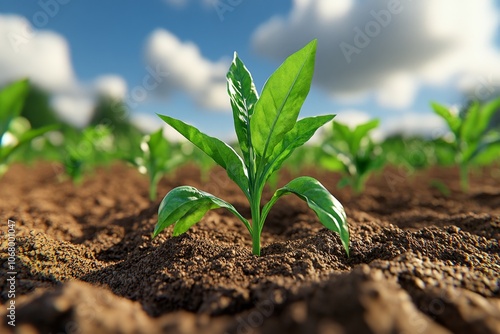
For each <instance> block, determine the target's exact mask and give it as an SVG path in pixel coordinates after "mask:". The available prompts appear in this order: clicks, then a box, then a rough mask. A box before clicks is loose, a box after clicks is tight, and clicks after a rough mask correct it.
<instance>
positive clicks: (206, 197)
mask: <svg viewBox="0 0 500 334" xmlns="http://www.w3.org/2000/svg"><path fill="white" fill-rule="evenodd" d="M217 208H225V209H228V210H229V211H230V212H232V213H233V214H234V215H235V216H236V217H238V218H239V219H240V220H241V221H242V222H243V224H245V226H246V227H247V229H248V230H249V231H250V233H252V228H251V226H250V224H249V222H248V221H247V220H246V219H245V218H243V216H241V214H240V213H239V212H238V211H237V210H236V209H235V208H234V207H233V206H232V205H231V204H229V203H227V202H226V201H224V200H222V199H220V198H218V197H215V196H214V195H212V194H209V193H207V192H204V191H201V190H198V189H196V188H194V187H190V186H182V187H177V188H174V189H172V190H171V191H170V192H169V193H168V194H167V195H166V196H165V197H164V198H163V200H162V201H161V203H160V207H159V208H158V222H157V224H156V226H155V229H154V232H153V237H156V236H157V235H158V234H159V233H160V232H161V231H163V230H164V229H165V228H167V227H169V226H170V225H173V224H175V226H174V236H177V235H180V234H182V233H184V232H186V231H187V230H188V229H189V228H190V227H191V226H193V225H194V224H196V223H197V222H198V221H200V220H201V218H202V217H203V216H204V215H205V213H206V212H207V211H209V210H212V209H217Z"/></svg>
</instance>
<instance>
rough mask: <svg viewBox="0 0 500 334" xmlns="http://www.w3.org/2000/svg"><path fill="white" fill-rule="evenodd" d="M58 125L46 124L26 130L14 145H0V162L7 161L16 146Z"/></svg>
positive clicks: (18, 146)
mask: <svg viewBox="0 0 500 334" xmlns="http://www.w3.org/2000/svg"><path fill="white" fill-rule="evenodd" d="M58 127H59V126H58V125H48V126H44V127H43V128H39V129H33V130H29V131H26V132H25V133H23V134H22V135H21V136H19V137H18V138H17V143H16V145H13V146H8V147H0V161H1V162H5V161H7V160H8V159H9V156H10V155H11V154H12V153H14V152H15V151H16V150H17V149H18V148H20V147H21V146H22V145H24V144H26V143H28V142H30V141H31V140H33V139H34V138H36V137H39V136H41V135H43V134H44V133H46V132H49V131H53V130H56V129H57V128H58Z"/></svg>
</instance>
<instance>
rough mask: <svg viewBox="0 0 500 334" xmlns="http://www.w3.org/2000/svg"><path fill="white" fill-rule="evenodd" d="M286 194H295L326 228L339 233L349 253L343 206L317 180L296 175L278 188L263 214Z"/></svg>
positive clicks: (347, 231)
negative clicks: (296, 176)
mask: <svg viewBox="0 0 500 334" xmlns="http://www.w3.org/2000/svg"><path fill="white" fill-rule="evenodd" d="M287 194H295V195H297V196H298V197H299V198H301V199H302V200H304V201H305V202H306V203H307V205H308V206H309V207H310V208H311V209H312V210H313V211H314V212H315V213H316V215H317V216H318V218H319V220H320V221H321V223H322V224H323V225H324V226H325V227H326V228H328V229H329V230H331V231H334V232H337V233H339V235H340V239H341V240H342V245H343V246H344V249H345V251H346V253H347V255H349V227H348V225H347V217H346V214H345V211H344V207H343V206H342V204H340V202H339V201H338V200H337V199H336V198H335V197H333V196H332V194H330V192H329V191H328V190H326V188H325V187H324V186H323V185H322V184H321V183H320V182H319V181H318V180H316V179H314V178H312V177H309V176H301V177H298V178H296V179H294V180H292V181H290V182H289V183H288V184H287V185H285V186H284V187H283V188H280V189H278V190H277V191H276V192H275V193H274V195H273V197H272V198H271V200H270V201H269V203H268V204H267V205H266V206H265V207H264V208H263V210H262V211H263V215H266V214H267V212H269V210H270V208H271V207H272V206H273V205H274V203H276V201H277V200H278V199H279V198H280V197H281V196H283V195H287Z"/></svg>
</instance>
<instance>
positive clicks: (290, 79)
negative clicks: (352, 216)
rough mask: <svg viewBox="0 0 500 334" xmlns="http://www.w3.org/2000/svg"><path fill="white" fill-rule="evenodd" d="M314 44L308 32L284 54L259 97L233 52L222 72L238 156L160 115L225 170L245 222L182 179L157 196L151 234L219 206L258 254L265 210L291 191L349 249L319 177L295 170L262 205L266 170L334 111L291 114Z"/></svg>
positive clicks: (305, 89) (304, 87) (185, 225)
mask: <svg viewBox="0 0 500 334" xmlns="http://www.w3.org/2000/svg"><path fill="white" fill-rule="evenodd" d="M316 44H317V42H316V40H314V41H312V42H310V43H309V44H307V45H306V46H305V47H304V48H303V49H301V50H299V51H297V52H296V53H294V54H292V55H291V56H290V57H288V58H287V59H286V60H285V62H284V63H283V64H282V65H281V66H280V67H279V68H278V69H277V70H276V71H275V72H274V73H273V74H272V75H271V76H270V77H269V79H268V80H267V82H266V84H265V85H264V88H263V89H262V93H261V96H260V97H259V96H258V94H257V90H256V89H255V85H254V83H253V79H252V76H251V74H250V72H249V71H248V70H247V68H246V67H245V66H244V64H243V62H242V61H241V60H240V59H239V57H238V55H237V54H235V56H234V60H233V62H232V64H231V67H230V69H229V72H228V74H227V88H228V93H229V96H230V101H231V107H232V110H233V118H234V127H235V131H236V135H237V138H238V143H239V145H240V148H241V152H242V157H241V156H240V155H238V154H237V153H236V151H235V150H234V149H233V148H232V147H230V146H229V145H228V144H226V143H224V142H222V141H221V140H219V139H217V138H214V137H210V136H208V135H206V134H204V133H202V132H200V131H199V130H198V129H196V128H195V127H193V126H191V125H188V124H186V123H184V122H182V121H180V120H177V119H174V118H172V117H169V116H163V115H159V116H160V117H161V119H163V120H164V121H165V122H166V123H168V124H169V125H171V126H172V127H173V128H175V129H176V130H177V131H179V133H181V134H182V135H183V136H184V137H186V139H188V140H189V141H191V142H192V143H193V144H195V145H196V146H198V147H199V148H200V149H201V150H202V151H203V152H205V153H206V154H207V155H209V156H210V157H211V158H212V159H213V160H214V161H215V162H216V163H217V164H218V165H220V166H221V167H222V168H224V169H225V170H226V172H227V174H228V176H229V178H231V179H232V180H233V181H234V182H235V183H236V184H237V185H238V186H239V188H240V189H241V190H242V191H243V193H244V194H245V196H246V197H247V199H248V201H249V203H250V210H251V215H252V220H251V223H250V222H249V221H248V220H247V219H246V218H245V217H243V216H242V215H241V214H240V213H239V212H238V211H237V210H236V209H235V208H234V207H233V206H232V205H231V204H230V203H228V202H226V201H224V200H222V199H220V198H218V197H216V196H214V195H212V194H209V193H206V192H204V191H201V190H198V189H196V188H193V187H190V186H181V187H177V188H175V189H173V190H172V191H170V192H169V193H168V194H167V195H166V196H165V198H164V199H163V201H162V202H161V204H160V207H159V210H158V222H157V224H156V226H155V229H154V232H153V237H154V236H156V235H158V233H160V232H161V231H163V230H164V229H165V228H166V227H168V226H170V225H174V230H173V235H174V236H176V235H180V234H182V233H184V232H186V231H187V230H188V229H189V228H190V227H191V226H192V225H194V224H196V223H197V222H198V221H199V220H200V219H201V218H202V217H203V216H204V215H205V213H206V212H207V211H208V210H211V209H216V208H226V209H227V210H229V211H230V212H232V213H233V214H234V215H236V216H237V217H238V218H239V219H240V220H241V221H242V222H243V224H244V225H245V226H246V228H247V229H248V231H249V232H250V234H251V235H252V245H253V246H252V251H253V254H255V255H260V235H261V232H262V228H263V226H264V222H265V220H266V217H267V215H268V213H269V210H270V209H271V207H272V206H273V205H274V203H276V201H277V200H278V199H279V198H280V197H281V196H283V195H286V194H295V195H297V196H298V197H299V198H301V199H303V200H304V201H306V202H307V204H308V205H309V207H310V208H311V209H313V210H314V211H315V212H316V214H317V216H318V218H319V220H320V221H321V223H323V225H324V226H326V227H327V228H328V229H330V230H332V231H335V232H337V233H339V234H340V239H341V241H342V245H343V246H344V248H345V251H346V252H347V253H348V252H349V231H348V226H347V221H346V215H345V212H344V209H343V207H342V205H341V204H340V202H339V201H338V200H337V199H336V198H335V197H333V196H332V195H331V194H330V193H329V192H328V191H327V190H326V189H325V187H323V185H322V184H321V183H320V182H319V181H317V180H315V179H313V178H311V177H306V176H303V177H298V178H296V179H294V180H292V181H291V182H289V183H288V184H287V185H285V186H284V187H282V188H280V189H278V190H277V191H276V192H275V193H274V195H273V196H272V198H271V200H270V201H269V202H268V203H267V204H266V205H264V206H263V207H261V199H262V192H263V189H264V186H265V184H266V181H267V180H268V178H269V177H270V176H271V175H272V174H273V173H274V172H276V171H277V170H279V169H280V167H281V166H282V164H283V162H284V161H285V160H286V159H287V158H288V157H289V156H290V154H292V152H293V151H294V150H295V149H296V148H297V147H299V146H302V145H304V144H305V143H306V142H307V141H308V140H309V139H310V138H311V137H312V136H313V134H314V133H315V132H316V130H317V129H319V128H320V127H321V126H322V125H324V124H326V123H327V122H329V121H331V120H332V119H333V117H334V116H335V115H325V116H317V117H307V118H304V119H301V120H299V121H297V118H298V115H299V112H300V109H301V107H302V104H303V103H304V100H305V98H306V96H307V94H308V93H309V89H310V86H311V81H312V77H313V72H314V61H315V55H316Z"/></svg>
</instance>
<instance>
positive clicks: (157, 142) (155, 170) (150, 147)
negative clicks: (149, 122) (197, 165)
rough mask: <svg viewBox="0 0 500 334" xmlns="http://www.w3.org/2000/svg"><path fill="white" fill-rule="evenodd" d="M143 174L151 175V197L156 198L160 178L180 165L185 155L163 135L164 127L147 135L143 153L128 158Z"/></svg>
mask: <svg viewBox="0 0 500 334" xmlns="http://www.w3.org/2000/svg"><path fill="white" fill-rule="evenodd" d="M126 160H127V161H129V162H130V163H132V164H133V165H134V166H136V167H137V168H138V170H139V172H141V173H142V174H147V175H148V176H149V198H150V199H151V200H152V201H154V200H156V197H157V194H156V192H157V191H156V189H157V186H158V182H159V181H160V179H161V178H162V177H163V176H164V175H165V174H167V173H170V172H171V171H173V170H174V169H175V168H177V167H178V166H180V165H181V164H182V163H183V162H184V161H185V159H184V156H183V155H182V154H180V152H179V150H178V149H176V148H175V147H174V145H173V144H171V143H169V142H168V141H167V139H166V138H165V137H164V136H163V129H159V130H158V131H156V132H154V133H152V134H151V135H146V136H144V138H143V139H142V142H141V155H139V156H136V157H133V158H128V159H126Z"/></svg>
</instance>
